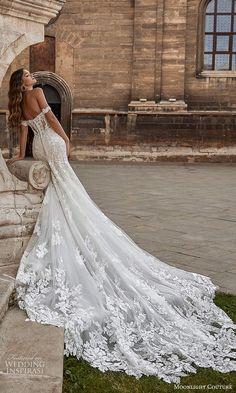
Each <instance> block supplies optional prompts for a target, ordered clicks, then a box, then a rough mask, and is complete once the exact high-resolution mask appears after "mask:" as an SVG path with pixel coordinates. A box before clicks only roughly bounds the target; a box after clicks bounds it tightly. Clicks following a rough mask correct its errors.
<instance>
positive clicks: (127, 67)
mask: <svg viewBox="0 0 236 393" xmlns="http://www.w3.org/2000/svg"><path fill="white" fill-rule="evenodd" d="M204 3H205V1H204V0H201V1H199V0H190V1H187V0H181V1H179V2H176V1H174V0H138V1H134V0H121V1H120V2H117V1H115V0H110V1H105V0H101V1H99V2H98V1H96V0H67V2H66V4H65V5H64V7H63V9H62V11H61V13H60V15H59V17H58V18H57V19H56V20H55V22H54V23H51V24H49V25H48V26H47V27H46V30H45V34H46V35H49V36H54V37H55V38H56V40H55V42H56V58H55V72H56V74H58V75H59V77H61V78H63V80H64V81H65V82H66V83H67V85H68V86H69V89H70V90H71V94H72V134H73V135H74V136H75V135H76V137H74V136H73V137H72V139H73V138H74V139H73V144H74V146H75V144H76V143H83V144H86V143H87V144H88V145H91V146H92V144H93V145H95V144H100V143H102V141H103V143H104V145H105V146H108V145H109V144H114V141H119V144H120V145H127V140H128V144H130V146H131V145H132V141H133V142H134V143H136V142H137V143H149V141H151V143H157V144H158V143H163V146H166V145H168V144H172V143H175V144H177V145H181V143H182V145H183V146H185V145H186V143H187V144H189V145H190V144H191V146H192V147H193V148H194V147H195V146H198V145H199V141H201V143H202V145H203V146H205V147H206V146H210V145H211V144H213V145H214V146H215V145H220V146H223V145H224V146H234V145H235V114H236V112H235V108H236V95H235V94H234V90H235V84H236V74H234V75H231V77H229V74H228V75H226V74H225V73H215V74H214V75H212V74H211V73H210V74H209V73H200V72H199V67H198V64H199V58H200V53H199V43H200V41H201V34H202V33H201V23H200V21H201V18H200V15H201V13H202V12H203V6H204ZM29 54H30V51H29V49H26V50H24V51H23V52H22V53H21V54H20V55H19V56H17V57H16V59H15V60H14V62H13V63H12V64H11V66H10V68H9V69H8V72H7V73H6V76H5V78H4V81H3V85H2V89H0V102H1V104H0V109H2V110H3V111H4V110H5V109H6V105H7V85H8V80H9V77H10V74H11V72H12V71H13V70H14V69H16V68H17V67H19V66H24V67H27V68H30V55H29ZM39 71H40V70H39ZM140 98H146V99H148V100H149V101H153V102H154V103H155V102H156V103H159V104H160V108H161V110H160V108H159V109H158V116H157V113H155V111H154V112H153V114H152V115H151V114H149V117H148V116H145V120H144V119H143V118H142V117H140V118H139V116H140V114H139V113H137V115H138V118H137V119H136V120H135V121H134V122H133V123H132V124H133V125H132V127H133V126H134V124H136V125H137V129H136V131H135V129H133V131H134V133H133V134H134V135H133V136H130V135H129V130H130V121H131V122H132V121H133V120H132V119H134V117H133V118H132V117H131V116H130V109H129V104H130V103H131V102H133V101H135V100H139V99H140ZM170 98H175V99H176V100H177V101H176V102H177V103H179V104H180V107H181V108H182V110H183V112H186V113H183V115H182V117H180V116H179V115H178V113H176V112H178V111H176V110H173V108H170V107H171V105H170V102H169V101H168V100H169V99H170ZM169 110H171V111H172V112H171V113H169ZM96 111H97V117H96V118H95V116H94V114H95V112H96ZM112 111H113V112H114V116H113V115H112V116H111V118H110V120H107V121H108V123H110V122H111V124H110V126H111V130H113V131H111V132H109V131H107V129H108V126H106V124H105V123H106V119H108V116H109V113H112ZM161 111H162V116H160V112H161ZM196 111H199V113H198V112H196ZM211 111H213V112H211ZM224 111H226V113H225V112H224ZM134 112H135V111H134ZM134 112H133V115H134V116H135V113H134ZM115 114H116V117H115ZM67 116H70V114H67ZM106 116H107V117H106ZM230 116H232V117H230ZM113 117H114V119H113ZM112 122H113V123H114V122H115V125H113V124H112ZM132 127H131V128H132ZM127 130H128V134H127ZM0 132H1V131H0ZM110 134H112V135H110ZM127 135H128V136H127ZM150 135H152V136H151V138H150ZM122 138H123V139H122ZM4 143H5V144H6V142H4ZM75 147H76V146H75Z"/></svg>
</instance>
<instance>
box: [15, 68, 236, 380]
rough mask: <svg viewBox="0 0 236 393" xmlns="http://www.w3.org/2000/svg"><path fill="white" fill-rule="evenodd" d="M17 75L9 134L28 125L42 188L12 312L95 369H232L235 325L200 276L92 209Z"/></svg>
mask: <svg viewBox="0 0 236 393" xmlns="http://www.w3.org/2000/svg"><path fill="white" fill-rule="evenodd" d="M36 82H37V81H36V79H35V78H34V77H33V75H32V74H31V73H30V72H29V71H28V70H26V69H22V68H21V69H18V70H16V71H15V72H13V74H12V75H11V78H10V84H9V127H11V128H12V129H13V128H16V129H18V130H19V132H20V152H19V155H18V156H16V157H14V158H12V159H10V160H9V161H8V163H9V164H11V163H12V162H14V161H16V160H22V159H23V158H24V156H25V148H26V140H27V133H28V126H30V127H31V128H32V130H33V132H34V140H33V157H34V158H35V159H36V160H44V161H46V162H47V163H48V165H49V167H50V169H51V181H50V183H49V185H48V187H47V189H46V192H45V195H44V200H43V203H42V207H41V209H40V212H39V215H38V218H37V222H36V225H35V227H34V231H33V234H32V237H31V238H30V241H29V243H28V245H27V247H26V249H25V251H24V253H23V255H22V258H21V261H20V265H19V269H18V272H17V276H16V281H15V285H16V293H17V301H18V305H19V307H20V308H21V309H23V310H25V311H26V312H27V315H28V317H29V318H30V320H32V321H37V322H40V323H43V324H52V325H55V326H61V327H63V328H64V341H65V349H64V353H65V355H67V356H69V355H70V354H71V355H74V356H76V357H77V358H78V359H79V358H80V357H82V358H83V359H85V360H86V361H88V362H89V363H90V364H91V366H93V367H97V368H98V369H99V370H101V371H106V370H112V371H125V372H126V373H127V374H129V375H134V376H136V377H137V378H139V377H140V376H141V375H156V376H158V377H159V378H161V379H163V380H164V381H166V382H168V383H171V382H180V377H182V376H186V375H188V373H196V366H199V367H205V368H207V367H212V368H213V369H214V370H218V371H220V372H222V373H226V372H230V371H233V370H236V360H235V359H236V351H235V349H236V334H235V332H234V329H235V328H236V325H235V324H234V323H233V321H232V320H231V319H230V318H229V316H228V315H227V314H226V313H225V312H224V311H223V310H222V309H221V308H219V307H217V306H216V305H215V304H214V302H213V299H214V296H215V291H216V289H217V288H218V286H216V285H214V284H213V282H212V281H211V279H210V278H209V277H207V276H204V275H201V274H198V273H194V272H187V271H185V270H182V269H179V268H176V267H173V266H170V265H168V264H167V263H164V262H162V261H160V260H159V259H158V258H156V257H154V256H153V255H151V254H149V253H148V252H147V251H145V250H144V249H142V248H140V247H139V246H138V245H137V244H136V243H135V242H134V241H133V240H132V239H131V238H130V237H129V236H128V235H127V234H126V233H125V232H124V231H123V230H122V229H121V228H120V227H118V226H117V225H116V224H115V223H114V222H113V221H111V220H110V219H109V218H108V217H107V216H106V215H105V214H104V213H103V212H102V211H101V210H100V209H99V207H98V206H97V205H96V204H95V202H94V201H93V200H92V199H91V198H90V196H89V194H88V193H87V192H86V190H85V188H84V187H83V185H82V183H81V182H80V180H79V179H78V177H77V176H76V174H75V172H74V171H73V169H72V167H71V166H70V164H69V161H68V156H69V152H70V144H69V139H68V137H67V135H66V134H65V132H64V130H63V128H62V127H61V125H60V123H59V122H58V120H57V119H56V117H55V116H54V114H53V113H52V111H51V108H50V106H49V105H48V103H47V101H46V99H45V96H44V93H43V90H42V89H41V88H39V87H36V88H33V86H34V84H35V83H36Z"/></svg>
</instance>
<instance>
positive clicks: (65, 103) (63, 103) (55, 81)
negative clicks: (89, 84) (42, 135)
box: [26, 71, 72, 157]
mask: <svg viewBox="0 0 236 393" xmlns="http://www.w3.org/2000/svg"><path fill="white" fill-rule="evenodd" d="M34 76H35V78H36V80H37V84H36V85H35V86H34V87H41V88H42V89H43V91H44V95H45V97H46V100H47V102H48V104H49V105H50V107H51V109H52V111H53V113H54V114H55V116H56V117H57V119H58V120H59V121H60V123H61V125H62V127H63V129H64V131H65V132H66V134H67V135H68V137H69V138H70V137H71V107H72V95H71V91H70V88H69V86H68V85H67V83H66V82H65V81H64V79H62V78H61V77H60V76H58V75H56V74H55V73H53V72H49V71H38V72H34ZM33 136H34V135H33V131H32V130H31V129H30V128H29V134H28V139H27V147H26V156H27V157H32V143H33Z"/></svg>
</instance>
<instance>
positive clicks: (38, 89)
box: [33, 87, 44, 96]
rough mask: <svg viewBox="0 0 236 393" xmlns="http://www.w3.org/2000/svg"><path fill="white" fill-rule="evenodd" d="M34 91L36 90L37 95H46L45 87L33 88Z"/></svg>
mask: <svg viewBox="0 0 236 393" xmlns="http://www.w3.org/2000/svg"><path fill="white" fill-rule="evenodd" d="M33 91H34V94H35V95H37V96H39V95H41V96H42V95H44V92H43V89H42V87H35V88H34V89H33Z"/></svg>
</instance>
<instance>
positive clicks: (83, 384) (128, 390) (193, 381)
mask: <svg viewBox="0 0 236 393" xmlns="http://www.w3.org/2000/svg"><path fill="white" fill-rule="evenodd" d="M214 302H215V304H216V305H217V306H219V307H221V308H222V309H223V310H224V311H225V312H226V313H227V314H228V315H229V316H230V318H231V319H232V320H233V321H234V322H236V296H234V295H230V294H226V293H223V292H216V296H215V299H214ZM196 369H197V373H196V374H189V376H186V377H182V378H181V382H180V385H182V386H183V385H184V386H185V387H184V388H178V389H177V388H176V387H175V384H174V383H171V384H169V383H166V382H164V381H162V380H160V379H159V378H158V377H152V376H150V377H146V376H142V377H141V378H140V379H136V378H135V377H133V376H129V375H127V374H125V373H124V372H105V373H103V372H101V371H99V370H98V369H96V368H93V367H91V366H90V365H89V364H88V363H87V362H86V361H84V360H82V359H80V360H78V359H76V358H75V357H72V356H70V357H66V356H65V358H64V381H63V393H159V392H160V393H172V392H176V393H177V392H186V393H194V392H210V393H211V392H215V393H219V392H221V393H222V392H223V393H225V392H230V393H235V392H236V372H231V373H220V372H218V371H213V370H212V369H211V368H199V367H197V368H196ZM187 385H191V386H190V387H189V388H187ZM193 385H198V388H197V387H196V388H194V387H193ZM199 385H206V387H205V388H203V387H201V386H200V387H199ZM209 385H210V386H209ZM217 385H221V386H218V387H217ZM222 385H223V387H222Z"/></svg>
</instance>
